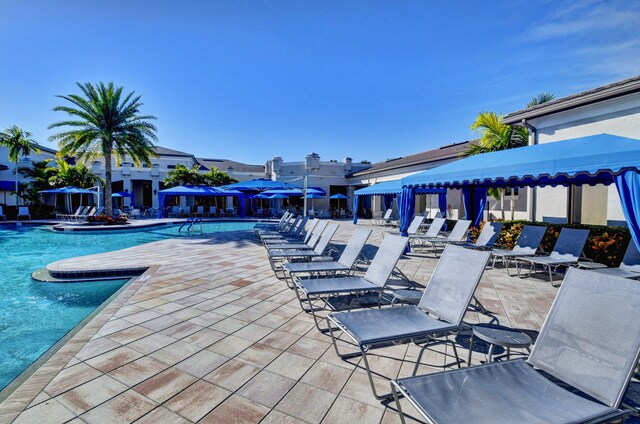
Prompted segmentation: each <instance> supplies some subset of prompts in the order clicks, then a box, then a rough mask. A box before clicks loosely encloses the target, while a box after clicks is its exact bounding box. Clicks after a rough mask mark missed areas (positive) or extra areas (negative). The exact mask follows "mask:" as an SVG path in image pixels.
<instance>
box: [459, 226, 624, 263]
mask: <svg viewBox="0 0 640 424" xmlns="http://www.w3.org/2000/svg"><path fill="white" fill-rule="evenodd" d="M483 224H484V223H481V224H480V227H479V228H472V229H471V233H470V234H471V235H470V237H471V239H472V240H475V239H476V238H477V236H478V234H480V231H481V229H482V225H483ZM525 225H539V226H545V227H547V231H546V233H545V234H544V237H543V238H542V242H541V243H540V249H542V250H543V251H545V252H550V251H551V250H552V249H553V246H554V244H555V242H556V240H557V239H558V236H559V235H560V230H562V229H563V228H583V229H587V230H589V237H588V238H587V243H586V244H585V247H584V254H585V255H586V257H587V258H589V259H592V260H594V261H596V262H600V263H603V264H605V265H607V266H618V265H620V262H622V258H623V257H624V253H625V251H626V249H627V246H628V244H629V241H630V240H631V233H629V229H628V228H627V227H617V226H607V225H586V224H549V223H547V222H532V221H504V226H503V227H502V231H500V234H499V235H498V241H497V243H498V244H499V245H501V246H503V247H504V248H506V249H512V248H513V247H514V246H515V244H516V241H517V240H518V237H519V236H520V233H521V232H522V228H523V227H524V226H525Z"/></svg>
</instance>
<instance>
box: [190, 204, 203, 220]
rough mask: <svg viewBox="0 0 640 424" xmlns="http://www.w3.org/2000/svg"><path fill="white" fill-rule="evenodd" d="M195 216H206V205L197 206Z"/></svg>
mask: <svg viewBox="0 0 640 424" xmlns="http://www.w3.org/2000/svg"><path fill="white" fill-rule="evenodd" d="M193 216H199V217H201V218H202V217H204V206H197V207H196V211H195V212H194V213H193Z"/></svg>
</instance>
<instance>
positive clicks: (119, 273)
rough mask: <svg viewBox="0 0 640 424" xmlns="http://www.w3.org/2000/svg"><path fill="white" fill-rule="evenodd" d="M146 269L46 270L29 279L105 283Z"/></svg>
mask: <svg viewBox="0 0 640 424" xmlns="http://www.w3.org/2000/svg"><path fill="white" fill-rule="evenodd" d="M146 270H147V268H130V269H121V270H120V269H119V270H115V269H114V270H104V271H69V272H59V271H57V272H50V271H48V270H47V269H46V268H42V269H39V270H37V271H35V272H33V273H32V274H31V278H33V279H34V280H36V281H41V282H44V283H82V282H87V281H107V280H119V279H124V278H131V277H137V276H139V275H142V274H143V273H144V272H145V271H146Z"/></svg>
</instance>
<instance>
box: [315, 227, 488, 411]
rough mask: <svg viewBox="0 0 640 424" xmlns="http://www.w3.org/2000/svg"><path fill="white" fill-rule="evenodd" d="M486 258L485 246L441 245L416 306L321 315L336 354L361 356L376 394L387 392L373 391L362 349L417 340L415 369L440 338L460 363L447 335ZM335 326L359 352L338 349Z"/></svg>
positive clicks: (456, 327)
mask: <svg viewBox="0 0 640 424" xmlns="http://www.w3.org/2000/svg"><path fill="white" fill-rule="evenodd" d="M385 241H386V239H385ZM490 257H491V252H489V251H484V250H470V249H465V248H463V247H460V246H455V245H449V246H446V247H445V249H444V252H443V254H442V256H441V257H440V260H439V261H438V263H437V264H436V267H435V269H434V270H433V274H431V278H430V279H429V283H428V284H427V287H426V289H425V291H424V294H423V295H422V298H421V299H420V303H419V304H418V305H417V306H415V305H413V306H399V307H393V308H383V309H369V310H362V311H353V312H334V313H331V314H329V315H327V317H326V320H327V324H328V326H329V328H330V329H331V330H330V334H331V340H332V341H333V346H334V349H335V351H336V353H337V354H338V356H340V357H341V358H343V359H347V358H351V357H356V356H362V359H363V362H364V365H365V368H366V371H367V374H368V376H369V383H370V384H371V389H372V390H373V394H374V396H375V397H376V398H377V399H385V398H389V397H390V396H391V393H389V394H384V395H379V394H378V392H377V391H376V388H375V385H374V381H373V376H372V371H371V368H370V366H369V360H368V359H367V353H368V352H369V351H370V350H371V349H375V348H380V347H386V346H389V345H397V344H401V343H410V342H413V343H415V344H416V345H418V346H420V345H421V350H420V353H419V355H418V358H417V361H416V365H415V367H414V374H415V372H416V370H417V369H418V367H419V365H420V361H421V359H422V355H423V353H424V351H425V349H427V348H428V347H429V346H430V343H431V342H432V341H434V342H435V341H436V340H437V339H439V338H442V337H444V339H441V340H440V342H441V343H450V344H451V345H452V347H453V352H454V355H455V357H456V363H457V365H458V367H460V362H461V361H460V359H459V357H458V352H457V349H456V345H455V342H454V341H451V340H449V339H448V337H447V336H448V335H451V334H457V333H458V332H459V331H460V330H461V329H462V328H463V327H464V324H463V322H462V319H463V317H464V315H465V313H466V311H467V308H468V306H469V303H470V302H471V298H472V297H473V294H474V292H475V291H476V288H477V287H478V284H479V282H480V278H481V277H482V274H483V272H484V269H485V267H486V265H487V263H488V262H489V258H490ZM336 329H338V330H341V331H342V333H343V334H345V335H346V336H347V337H348V338H350V339H351V340H352V341H353V342H354V343H355V344H356V345H357V347H358V350H359V351H358V352H355V353H348V354H342V353H340V351H339V350H338V344H337V339H336V337H335V335H334V330H336Z"/></svg>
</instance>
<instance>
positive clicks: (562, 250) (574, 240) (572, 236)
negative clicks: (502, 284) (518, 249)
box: [516, 228, 589, 284]
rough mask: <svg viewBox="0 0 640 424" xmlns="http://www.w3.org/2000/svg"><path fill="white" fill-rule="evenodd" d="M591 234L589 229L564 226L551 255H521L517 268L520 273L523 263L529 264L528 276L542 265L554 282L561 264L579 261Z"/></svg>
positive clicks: (517, 261)
mask: <svg viewBox="0 0 640 424" xmlns="http://www.w3.org/2000/svg"><path fill="white" fill-rule="evenodd" d="M588 236H589V230H580V229H576V228H563V229H562V230H561V231H560V235H559V236H558V240H556V244H555V245H554V246H553V250H552V251H551V253H550V254H549V256H530V257H519V258H517V260H516V270H517V271H518V275H520V269H521V268H522V264H527V263H528V264H529V273H528V274H527V275H526V276H527V277H528V276H530V275H531V274H533V273H534V272H535V271H536V268H537V267H538V266H540V267H542V269H543V271H544V270H547V271H548V272H549V281H551V284H553V272H554V271H557V269H558V268H559V267H561V266H565V267H566V266H569V265H574V264H576V263H578V260H579V259H580V255H581V254H582V249H583V248H584V245H585V243H586V242H587V237H588Z"/></svg>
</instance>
